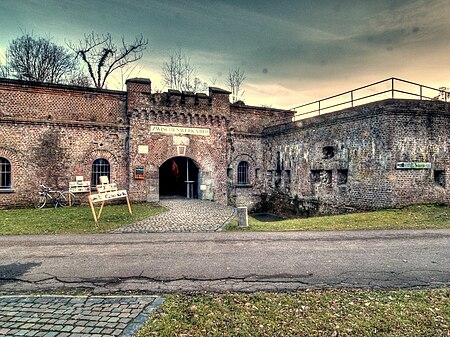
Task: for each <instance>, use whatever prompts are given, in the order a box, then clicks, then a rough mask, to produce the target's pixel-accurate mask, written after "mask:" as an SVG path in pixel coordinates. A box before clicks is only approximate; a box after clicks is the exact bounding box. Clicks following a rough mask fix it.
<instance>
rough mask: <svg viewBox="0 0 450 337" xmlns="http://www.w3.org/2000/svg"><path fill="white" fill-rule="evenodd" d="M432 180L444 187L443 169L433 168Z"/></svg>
mask: <svg viewBox="0 0 450 337" xmlns="http://www.w3.org/2000/svg"><path fill="white" fill-rule="evenodd" d="M434 182H435V183H436V184H438V185H439V186H441V187H444V188H445V171H444V170H434Z"/></svg>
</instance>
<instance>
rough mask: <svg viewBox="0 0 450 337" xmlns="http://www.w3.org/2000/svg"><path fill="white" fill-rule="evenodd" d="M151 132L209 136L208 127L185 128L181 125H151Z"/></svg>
mask: <svg viewBox="0 0 450 337" xmlns="http://www.w3.org/2000/svg"><path fill="white" fill-rule="evenodd" d="M150 132H155V133H168V134H185V135H195V136H209V129H207V128H184V127H179V126H164V125H152V126H151V127H150Z"/></svg>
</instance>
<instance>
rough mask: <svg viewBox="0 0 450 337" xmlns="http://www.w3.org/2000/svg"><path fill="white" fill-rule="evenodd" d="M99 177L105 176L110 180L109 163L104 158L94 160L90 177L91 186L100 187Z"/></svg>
mask: <svg viewBox="0 0 450 337" xmlns="http://www.w3.org/2000/svg"><path fill="white" fill-rule="evenodd" d="M101 176H107V177H108V179H110V178H111V177H110V167H109V162H108V161H107V160H106V159H104V158H99V159H96V160H94V162H93V163H92V175H91V184H92V186H95V185H100V177H101ZM110 180H111V179H110Z"/></svg>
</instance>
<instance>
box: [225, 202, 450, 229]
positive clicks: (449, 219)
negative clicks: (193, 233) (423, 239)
mask: <svg viewBox="0 0 450 337" xmlns="http://www.w3.org/2000/svg"><path fill="white" fill-rule="evenodd" d="M248 220H249V227H247V228H239V227H238V226H237V224H236V221H233V222H232V223H231V224H230V225H229V226H228V227H227V230H250V231H293V230H297V231H298V230H321V231H323V230H358V229H424V228H450V207H449V206H440V205H415V206H409V207H405V208H402V209H386V210H380V211H375V212H365V213H353V214H344V215H332V216H320V217H313V218H296V219H281V220H280V221H268V222H263V221H258V220H257V219H255V218H254V217H252V216H251V215H250V216H249V219H248Z"/></svg>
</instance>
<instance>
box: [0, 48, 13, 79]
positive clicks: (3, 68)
mask: <svg viewBox="0 0 450 337" xmlns="http://www.w3.org/2000/svg"><path fill="white" fill-rule="evenodd" d="M11 76H12V75H11V67H10V66H9V55H8V52H6V53H5V56H4V57H3V62H1V63H0V77H6V78H8V77H11Z"/></svg>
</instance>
